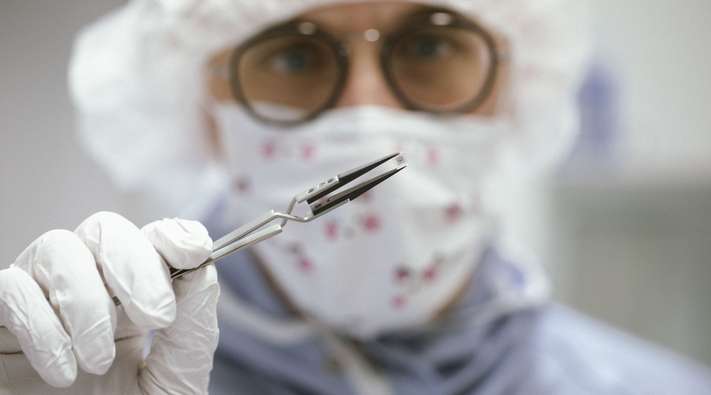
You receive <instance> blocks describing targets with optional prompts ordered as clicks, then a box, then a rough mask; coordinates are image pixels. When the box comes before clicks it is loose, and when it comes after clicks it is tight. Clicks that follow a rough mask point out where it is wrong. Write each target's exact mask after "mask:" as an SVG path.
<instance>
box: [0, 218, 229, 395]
mask: <svg viewBox="0 0 711 395" xmlns="http://www.w3.org/2000/svg"><path fill="white" fill-rule="evenodd" d="M211 250H212V240H211V239H210V237H209V235H208V233H207V230H206V229H205V228H204V227H203V226H202V225H201V224H200V223H198V222H194V221H185V220H179V219H166V220H162V221H157V222H154V223H151V224H149V225H147V226H145V227H144V228H143V229H142V230H141V229H138V228H137V227H135V226H134V225H133V224H131V223H130V222H129V221H127V220H126V219H124V218H123V217H121V216H119V215H117V214H113V213H105V212H104V213H98V214H95V215H93V216H91V217H90V218H88V219H87V220H86V221H84V222H83V223H82V224H81V225H79V227H78V228H77V230H76V231H75V232H70V231H63V230H54V231H51V232H48V233H46V234H44V235H42V236H41V237H40V238H39V239H37V240H35V241H34V242H33V243H32V244H31V245H30V246H29V247H28V248H27V249H26V250H25V251H24V252H23V253H22V254H20V256H19V257H18V258H17V260H16V261H15V263H14V264H13V265H12V266H10V268H8V269H6V270H2V271H0V325H2V326H5V327H6V328H0V394H2V395H5V394H49V395H54V394H149V395H153V394H206V393H207V387H208V381H209V373H210V370H211V369H212V358H213V354H214V351H215V348H216V347H217V338H218V334H219V330H218V328H217V316H216V306H217V299H218V296H219V286H218V283H217V274H216V272H215V269H214V268H213V267H208V268H206V269H204V270H198V271H196V272H194V273H190V274H188V275H186V276H184V277H182V278H180V279H177V280H175V281H174V282H172V283H171V281H170V277H169V269H168V266H166V263H165V262H164V260H163V259H165V260H166V261H167V263H168V264H169V265H170V266H172V267H175V268H180V269H183V268H191V267H195V266H197V265H199V264H200V263H202V262H203V261H204V260H205V259H206V258H207V257H208V256H209V255H210V253H211ZM112 295H115V296H116V297H118V299H119V300H120V301H121V303H122V306H121V307H115V306H114V303H113V302H112V300H111V296H112ZM153 329H155V330H156V331H155V332H154V334H155V336H154V338H153V342H152V346H151V348H150V353H149V354H148V356H147V357H146V358H145V359H144V357H143V356H144V350H145V348H146V345H147V344H148V340H147V337H146V334H147V333H148V331H149V330H153Z"/></svg>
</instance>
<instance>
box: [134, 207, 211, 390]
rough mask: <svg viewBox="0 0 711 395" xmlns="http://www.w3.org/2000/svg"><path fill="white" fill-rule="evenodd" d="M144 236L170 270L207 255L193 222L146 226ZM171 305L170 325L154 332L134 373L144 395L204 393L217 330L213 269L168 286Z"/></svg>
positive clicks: (204, 238)
mask: <svg viewBox="0 0 711 395" xmlns="http://www.w3.org/2000/svg"><path fill="white" fill-rule="evenodd" d="M143 231H144V234H146V237H148V239H149V240H150V241H151V242H152V243H153V245H154V246H155V248H156V250H158V252H159V253H160V254H161V255H162V256H163V257H164V258H165V259H166V260H167V261H168V264H170V265H171V266H173V267H178V268H185V269H187V268H192V267H196V266H198V265H200V264H201V263H202V262H203V261H205V259H207V257H208V256H209V255H210V253H211V250H212V240H210V238H209V236H208V234H207V230H205V228H204V227H203V226H202V225H201V224H199V223H198V222H194V221H184V220H175V219H171V220H163V221H158V222H154V223H152V224H149V225H147V226H146V227H145V228H144V229H143ZM173 289H174V291H175V298H176V303H177V310H176V318H175V321H174V322H173V324H172V325H170V326H169V327H167V328H165V329H162V330H159V331H157V332H156V333H155V336H154V338H153V344H152V346H151V350H150V353H149V355H148V357H147V358H146V361H145V366H144V367H143V368H142V369H141V371H140V373H139V386H140V388H141V389H142V391H143V393H144V394H151V395H153V394H207V388H208V384H209V377H210V371H211V370H212V361H213V355H214V353H215V349H216V348H217V341H218V336H219V329H218V326H217V300H218V298H219V294H220V288H219V285H218V282H217V272H216V270H215V268H214V267H212V266H208V267H206V268H203V269H200V270H197V271H195V272H192V273H188V274H186V275H184V276H183V277H181V278H179V279H176V280H174V281H173Z"/></svg>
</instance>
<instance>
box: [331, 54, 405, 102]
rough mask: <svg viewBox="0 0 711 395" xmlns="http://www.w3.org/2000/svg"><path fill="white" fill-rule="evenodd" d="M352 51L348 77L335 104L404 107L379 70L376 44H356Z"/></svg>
mask: <svg viewBox="0 0 711 395" xmlns="http://www.w3.org/2000/svg"><path fill="white" fill-rule="evenodd" d="M349 50H350V53H351V56H350V65H349V71H348V76H347V77H346V82H345V85H344V87H343V92H342V93H341V96H340V98H339V100H338V102H337V103H336V107H339V108H340V107H355V106H365V105H375V106H382V107H390V108H402V105H401V104H400V102H399V101H398V100H397V98H396V97H395V95H394V94H393V93H392V91H391V90H390V88H389V86H388V84H387V82H386V80H385V77H384V75H383V73H382V71H381V69H380V62H379V56H378V51H377V45H375V44H374V43H369V42H359V43H353V45H352V46H351V47H350V48H349Z"/></svg>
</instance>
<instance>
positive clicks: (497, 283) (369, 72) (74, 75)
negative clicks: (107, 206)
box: [0, 0, 711, 395]
mask: <svg viewBox="0 0 711 395" xmlns="http://www.w3.org/2000/svg"><path fill="white" fill-rule="evenodd" d="M585 14H586V13H585V9H584V8H583V2H581V1H579V0H578V1H565V0H550V1H546V2H541V1H537V2H534V1H530V0H500V1H484V0H476V1H474V0H472V1H464V0H426V1H417V2H410V1H335V0H328V1H327V0H300V1H286V0H262V1H259V2H248V1H237V0H235V1H231V2H227V1H217V0H212V1H201V2H198V1H189V0H185V1H176V0H159V1H145V0H133V1H130V2H129V3H128V4H127V5H125V6H124V7H122V8H121V9H119V10H118V11H116V12H114V13H112V14H110V15H108V16H106V17H104V18H102V19H101V20H99V21H98V22H96V23H95V24H93V25H91V26H90V27H88V28H87V29H85V30H84V31H82V32H81V33H80V34H79V37H78V40H77V44H76V47H75V49H74V55H73V59H72V64H71V70H70V80H71V88H72V92H73V97H74V100H75V102H76V104H77V107H78V109H79V115H80V122H81V125H80V126H81V127H80V129H81V135H82V138H83V141H84V142H85V143H86V146H87V148H88V149H89V151H90V152H92V153H93V154H94V156H95V158H96V160H97V161H98V162H99V163H101V164H102V165H103V166H104V167H105V168H106V169H107V171H108V172H109V173H110V175H111V176H112V178H113V179H114V180H115V181H116V182H117V184H118V185H119V186H121V187H123V188H124V189H126V190H129V191H132V192H134V193H135V194H136V195H137V196H140V197H141V199H142V200H143V202H144V203H145V205H146V207H149V208H152V210H153V212H154V213H155V214H156V215H158V214H159V213H160V214H166V215H170V216H174V215H176V214H177V213H179V214H181V215H182V216H185V217H189V218H198V219H200V220H201V222H196V221H191V220H183V219H164V220H160V221H157V222H153V223H150V224H148V225H146V226H145V227H143V228H142V229H139V228H137V227H136V226H135V225H133V224H132V223H130V222H129V221H128V220H126V219H125V218H123V217H121V216H119V215H118V214H114V213H106V212H104V213H97V214H94V215H92V216H90V217H89V218H88V219H87V220H85V221H84V222H83V223H82V224H80V225H79V227H78V228H77V229H76V230H74V231H66V230H64V231H63V230H55V231H50V232H48V233H46V234H44V235H42V236H41V237H40V238H39V239H37V240H36V241H35V242H33V243H32V244H31V245H30V246H29V247H28V248H27V249H26V250H25V251H24V252H22V253H21V254H20V256H19V257H18V258H17V260H16V261H15V263H14V264H13V265H12V266H11V267H10V268H8V269H6V270H3V271H0V324H1V325H3V326H5V327H6V329H0V347H1V348H0V353H1V354H0V361H2V363H1V364H0V367H1V368H0V373H2V374H0V393H2V394H5V393H32V394H39V393H42V394H70V393H71V394H99V393H100V394H106V393H142V394H151V395H153V394H164V393H169V394H204V393H207V392H208V390H209V393H211V394H235V393H240V394H285V395H286V394H289V395H296V394H368V395H378V394H431V395H435V394H437V395H439V394H441V395H454V394H472V395H473V394H669V393H680V394H705V393H706V394H707V393H709V388H711V379H710V378H709V373H708V370H707V369H706V368H705V367H702V366H699V365H697V364H695V363H693V362H690V361H687V360H685V359H683V358H681V357H678V356H675V355H673V354H671V353H669V352H667V351H664V350H661V349H659V348H657V347H655V346H652V345H649V344H646V343H644V342H643V341H641V340H637V339H635V338H633V337H631V336H629V335H626V334H624V333H621V332H619V331H617V330H615V329H612V328H609V327H607V326H605V325H603V324H601V323H598V322H595V321H593V320H592V319H590V318H587V317H585V316H583V315H581V314H580V313H577V312H575V311H573V310H571V309H568V308H565V307H563V306H559V305H557V304H555V303H552V302H550V301H549V299H548V288H549V287H548V284H547V282H546V278H545V275H544V273H543V271H542V270H541V268H540V267H539V266H537V265H536V264H535V263H533V262H532V261H531V260H528V259H526V258H525V257H524V256H523V254H521V253H520V250H519V249H517V248H516V246H515V245H514V244H513V243H511V242H509V241H507V237H506V231H505V230H506V228H505V227H504V226H503V225H502V224H505V218H504V210H503V208H502V201H504V200H505V199H506V198H511V197H512V195H513V197H514V198H518V199H521V198H524V199H525V197H523V196H521V195H515V194H512V193H511V191H512V190H515V187H516V185H517V184H518V183H519V182H521V180H522V179H523V177H524V176H525V174H532V173H535V172H543V171H546V169H550V168H552V166H553V165H554V164H555V163H556V162H557V161H558V160H559V159H560V158H561V157H562V156H563V155H564V154H565V152H566V150H567V149H568V148H569V147H570V144H571V141H572V140H573V138H574V135H575V131H576V129H577V128H578V122H577V108H576V101H575V98H576V94H577V91H578V89H579V87H580V85H581V82H582V80H583V78H584V72H585V66H586V64H587V52H588V51H587V44H586V32H585V29H584V25H585V23H584V17H585ZM393 151H396V152H401V153H402V154H403V155H404V157H405V158H406V160H407V162H408V168H407V170H406V171H404V172H402V173H400V174H398V175H397V176H396V177H393V178H391V179H390V180H388V182H387V183H384V184H382V185H381V186H379V187H378V188H377V189H375V190H373V191H371V192H369V193H368V194H366V195H364V196H363V197H362V198H360V199H358V200H356V201H354V202H352V203H349V204H348V205H346V206H343V207H340V208H339V209H337V210H335V211H333V212H332V213H329V214H328V216H326V217H324V218H321V219H320V220H319V221H318V222H314V223H311V224H308V225H302V226H298V225H297V226H289V227H287V228H286V229H285V231H284V233H283V234H281V235H279V237H276V238H274V239H271V240H269V241H266V242H263V243H260V244H257V245H256V246H255V247H254V248H253V249H252V250H251V251H249V252H244V253H239V254H237V255H236V256H234V257H232V258H228V259H226V260H225V261H224V262H222V263H220V264H219V265H217V269H215V268H214V267H207V268H205V269H204V270H199V271H196V272H193V273H191V274H189V275H187V276H185V277H184V278H181V279H177V280H175V281H174V282H172V283H171V282H170V279H169V267H172V268H178V269H182V268H191V267H195V266H197V265H198V264H200V263H201V262H202V261H204V260H205V259H206V257H207V256H209V254H210V253H211V250H212V247H213V244H212V240H211V238H210V235H221V234H222V233H225V232H226V231H228V230H230V229H232V228H234V227H236V226H238V225H240V224H242V223H244V222H246V221H249V220H250V219H252V218H253V217H255V216H257V215H259V214H260V213H262V212H263V211H265V210H268V209H272V208H281V207H283V206H284V205H285V204H286V203H288V201H289V199H290V198H291V196H293V194H294V193H297V192H299V191H300V190H302V189H303V188H305V187H307V186H308V185H311V184H313V183H314V182H317V181H320V180H322V179H323V178H324V177H328V176H330V175H333V174H337V173H338V172H340V171H343V170H346V169H348V168H351V167H353V166H355V165H359V164H362V163H364V162H367V161H369V160H372V159H375V158H377V157H380V156H382V155H384V154H387V153H390V152H393ZM512 188H514V189H512ZM203 223H204V224H205V225H206V226H203ZM208 229H209V233H208ZM218 272H219V275H218ZM218 294H219V295H220V297H219V303H218ZM112 298H116V299H118V300H119V301H120V302H121V307H115V306H114V303H113V301H112ZM218 323H219V324H218ZM218 327H219V329H218ZM218 336H219V340H218ZM215 351H216V352H215Z"/></svg>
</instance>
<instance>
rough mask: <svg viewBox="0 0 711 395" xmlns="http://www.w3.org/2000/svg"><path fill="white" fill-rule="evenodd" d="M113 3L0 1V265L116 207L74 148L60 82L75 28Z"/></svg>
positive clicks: (65, 94) (64, 91) (107, 186)
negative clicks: (50, 233) (37, 241)
mask: <svg viewBox="0 0 711 395" xmlns="http://www.w3.org/2000/svg"><path fill="white" fill-rule="evenodd" d="M119 3H120V2H119V1H117V0H92V1H76V0H74V1H53V0H29V1H27V0H3V1H2V2H0V53H2V55H1V56H0V125H1V126H0V224H2V231H0V266H4V265H7V264H9V263H10V262H12V261H13V260H14V259H15V257H16V255H17V254H19V253H20V251H21V250H22V249H23V246H25V245H27V244H28V243H29V242H31V241H32V240H33V239H34V238H35V237H36V236H38V235H39V234H40V233H43V232H44V231H46V230H49V229H52V228H68V229H73V228H74V227H75V226H77V225H78V224H79V222H80V221H81V220H82V219H83V218H84V217H86V216H87V214H88V213H91V212H94V211H96V210H99V209H110V210H116V209H117V208H118V207H119V205H120V202H119V200H118V198H117V197H116V195H115V193H114V191H113V189H112V187H111V185H110V184H109V183H108V181H107V180H106V179H105V178H104V177H102V175H101V173H100V172H99V171H98V170H97V169H96V168H95V167H94V164H93V163H92V162H91V161H90V160H89V159H88V158H87V156H86V155H85V154H84V153H83V152H82V150H81V149H80V147H79V144H78V141H77V139H76V136H75V134H74V132H73V129H74V121H73V112H72V108H71V103H70V101H69V97H68V92H67V87H66V86H67V83H66V74H67V61H68V57H69V54H70V50H71V45H72V38H73V36H74V34H75V32H76V31H77V30H78V29H79V28H80V27H81V26H82V25H83V24H85V23H87V21H90V20H92V19H95V18H96V17H97V16H98V15H100V14H102V13H104V12H106V10H108V9H109V8H110V7H113V6H115V5H116V4H119Z"/></svg>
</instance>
